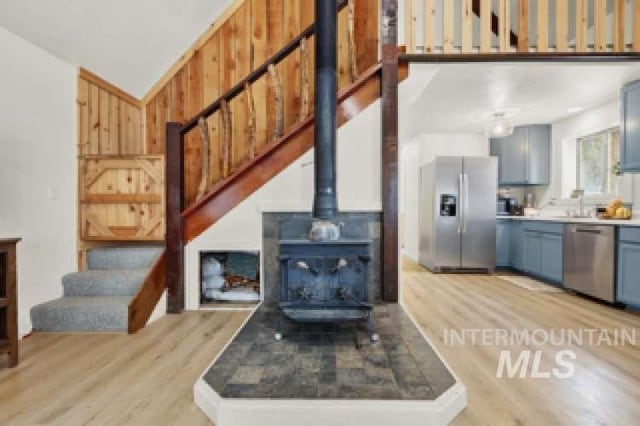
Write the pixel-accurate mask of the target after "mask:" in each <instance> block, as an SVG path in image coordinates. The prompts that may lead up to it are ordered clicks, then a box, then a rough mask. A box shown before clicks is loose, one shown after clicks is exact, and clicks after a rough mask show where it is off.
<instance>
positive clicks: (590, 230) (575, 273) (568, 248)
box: [564, 224, 616, 303]
mask: <svg viewBox="0 0 640 426" xmlns="http://www.w3.org/2000/svg"><path fill="white" fill-rule="evenodd" d="M615 243H616V233H615V227H614V226H608V225H581V224H568V225H566V226H565V228H564V286H565V288H568V289H571V290H575V291H576V292H578V293H583V294H587V295H589V296H592V297H595V298H598V299H601V300H605V301H607V302H611V303H613V302H615V294H616V292H615V290H616V286H615V284H616V281H615V251H616V244H615Z"/></svg>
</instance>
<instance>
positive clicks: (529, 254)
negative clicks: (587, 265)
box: [511, 224, 563, 284]
mask: <svg viewBox="0 0 640 426" xmlns="http://www.w3.org/2000/svg"><path fill="white" fill-rule="evenodd" d="M562 229H563V228H562V227H559V226H558V225H557V224H553V225H543V224H535V225H528V226H525V227H523V229H522V231H517V230H516V231H514V230H513V229H512V230H511V231H514V232H512V235H515V237H514V240H513V246H514V248H515V250H516V251H517V250H518V248H519V246H518V239H519V240H521V241H522V243H521V254H516V255H515V258H517V257H520V258H521V259H520V263H519V264H516V262H515V261H514V256H513V254H514V253H513V252H512V258H511V265H512V266H513V267H514V268H515V269H518V270H521V271H524V272H526V273H528V274H531V275H534V276H536V277H539V278H542V279H544V280H547V281H549V282H552V283H555V284H562V278H563V271H562V270H563V268H562V267H563V259H562V256H563V236H562V234H560V233H559V232H562ZM518 234H519V235H518ZM516 237H517V239H516Z"/></svg>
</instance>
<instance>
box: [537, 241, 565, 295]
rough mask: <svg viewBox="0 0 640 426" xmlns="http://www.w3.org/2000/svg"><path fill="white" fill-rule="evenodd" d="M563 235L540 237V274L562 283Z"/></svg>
mask: <svg viewBox="0 0 640 426" xmlns="http://www.w3.org/2000/svg"><path fill="white" fill-rule="evenodd" d="M562 238H563V237H562V236H561V235H555V234H542V236H541V237H540V263H541V265H540V273H539V275H540V276H541V277H542V278H546V279H547V280H549V281H553V282H555V283H558V284H560V283H562V278H563V272H562V271H563V267H562V266H563V265H562V262H563V259H562V257H563V256H562V254H563V244H562V243H563V241H562Z"/></svg>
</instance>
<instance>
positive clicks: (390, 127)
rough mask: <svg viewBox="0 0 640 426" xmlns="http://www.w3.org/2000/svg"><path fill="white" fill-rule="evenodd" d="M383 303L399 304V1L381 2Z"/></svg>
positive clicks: (384, 0) (387, 0) (386, 0)
mask: <svg viewBox="0 0 640 426" xmlns="http://www.w3.org/2000/svg"><path fill="white" fill-rule="evenodd" d="M381 23H382V26H381V27H382V28H381V30H382V31H381V38H380V40H381V44H382V80H381V96H382V99H381V112H382V117H381V126H382V128H381V131H382V299H383V300H384V301H386V302H397V301H398V270H399V269H398V263H399V254H398V55H399V51H398V1H397V0H382V20H381Z"/></svg>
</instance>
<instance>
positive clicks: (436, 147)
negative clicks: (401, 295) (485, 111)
mask: <svg viewBox="0 0 640 426" xmlns="http://www.w3.org/2000/svg"><path fill="white" fill-rule="evenodd" d="M400 152H401V154H400V155H401V159H400V162H401V163H400V194H399V195H400V201H399V202H400V215H401V217H402V228H403V229H404V231H403V233H404V241H403V253H404V254H405V255H407V256H409V257H410V258H411V259H413V260H415V261H417V260H418V191H419V188H418V180H419V169H420V166H422V165H423V164H425V163H428V162H429V161H431V160H433V159H434V158H435V157H437V156H446V155H465V156H488V155H489V139H488V138H487V137H486V136H485V135H483V134H452V135H445V134H422V135H418V136H416V137H414V138H413V139H411V140H409V141H406V142H403V144H402V149H401V151H400Z"/></svg>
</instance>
